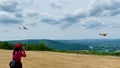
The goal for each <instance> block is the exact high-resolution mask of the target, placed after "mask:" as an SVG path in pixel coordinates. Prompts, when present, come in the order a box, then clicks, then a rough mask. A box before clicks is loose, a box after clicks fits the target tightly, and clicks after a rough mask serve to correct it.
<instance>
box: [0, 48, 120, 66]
mask: <svg viewBox="0 0 120 68" xmlns="http://www.w3.org/2000/svg"><path fill="white" fill-rule="evenodd" d="M26 53H27V57H26V58H22V63H23V68H120V57H112V56H95V55H78V54H67V53H58V52H47V51H27V52H26ZM11 58H12V51H11V50H0V68H9V65H8V64H9V61H10V60H11Z"/></svg>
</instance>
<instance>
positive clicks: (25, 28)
mask: <svg viewBox="0 0 120 68" xmlns="http://www.w3.org/2000/svg"><path fill="white" fill-rule="evenodd" d="M18 29H24V30H28V28H27V27H25V26H23V27H18Z"/></svg>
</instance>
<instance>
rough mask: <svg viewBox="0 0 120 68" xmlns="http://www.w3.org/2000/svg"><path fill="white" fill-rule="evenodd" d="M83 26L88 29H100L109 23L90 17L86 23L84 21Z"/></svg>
mask: <svg viewBox="0 0 120 68" xmlns="http://www.w3.org/2000/svg"><path fill="white" fill-rule="evenodd" d="M82 26H83V27H84V28H86V29H99V28H104V27H106V26H107V25H106V24H105V23H104V22H103V21H99V20H96V19H88V20H87V21H84V23H82Z"/></svg>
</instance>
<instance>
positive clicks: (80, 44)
mask: <svg viewBox="0 0 120 68" xmlns="http://www.w3.org/2000/svg"><path fill="white" fill-rule="evenodd" d="M8 42H9V43H29V44H38V43H40V42H45V44H46V45H47V46H49V47H51V48H54V49H57V50H91V47H92V50H96V51H107V52H114V51H117V50H120V39H83V40H47V39H28V40H14V41H8Z"/></svg>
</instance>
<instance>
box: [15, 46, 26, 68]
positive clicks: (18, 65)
mask: <svg viewBox="0 0 120 68" xmlns="http://www.w3.org/2000/svg"><path fill="white" fill-rule="evenodd" d="M21 57H26V53H25V49H24V47H22V45H21V44H15V47H14V51H13V60H14V61H15V65H14V67H13V68H22V62H21Z"/></svg>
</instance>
